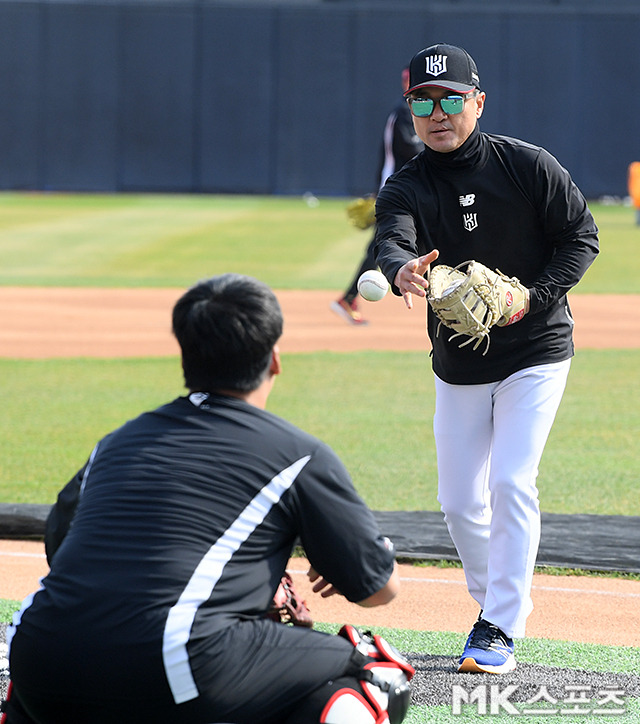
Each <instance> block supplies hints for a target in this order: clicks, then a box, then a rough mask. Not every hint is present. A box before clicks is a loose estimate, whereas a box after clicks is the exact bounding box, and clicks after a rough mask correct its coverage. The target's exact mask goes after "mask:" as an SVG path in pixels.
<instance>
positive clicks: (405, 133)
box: [331, 66, 424, 324]
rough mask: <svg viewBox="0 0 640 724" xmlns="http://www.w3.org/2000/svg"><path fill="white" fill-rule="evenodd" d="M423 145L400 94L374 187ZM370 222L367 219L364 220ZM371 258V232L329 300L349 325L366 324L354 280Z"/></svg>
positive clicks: (405, 80) (405, 73)
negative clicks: (349, 275)
mask: <svg viewBox="0 0 640 724" xmlns="http://www.w3.org/2000/svg"><path fill="white" fill-rule="evenodd" d="M401 82H402V91H403V93H404V91H406V90H407V88H408V87H409V66H407V67H405V68H403V69H402V78H401ZM423 148H424V144H423V143H422V141H421V140H420V139H419V138H418V136H417V135H416V131H415V129H414V127H413V120H412V118H411V111H410V110H409V106H408V105H407V103H406V101H405V99H404V96H403V97H401V98H399V99H398V102H397V103H396V105H395V106H394V107H393V110H392V111H391V113H390V114H389V116H388V117H387V122H386V123H385V126H384V134H383V136H382V148H381V152H380V163H379V167H378V173H377V176H376V178H377V179H378V190H379V189H381V188H382V187H383V186H384V184H385V181H386V180H387V179H388V178H389V176H391V174H393V173H395V172H396V171H399V170H400V169H401V168H402V167H403V166H404V165H405V163H406V162H407V161H409V160H411V159H412V158H413V157H414V156H415V155H416V154H418V153H420V151H422V149H423ZM366 223H370V222H366ZM377 268H378V266H377V264H376V258H375V234H374V235H373V237H372V238H371V241H370V242H369V244H368V246H367V249H366V251H365V254H364V257H363V259H362V261H361V262H360V266H359V267H358V271H357V272H356V273H355V276H354V277H353V279H352V280H351V284H349V286H348V288H347V290H346V291H345V292H344V294H343V295H342V296H341V297H340V299H338V300H336V301H335V302H332V304H331V309H332V310H333V311H334V312H335V313H336V314H338V315H339V316H341V317H342V318H343V319H345V320H346V321H347V322H349V323H351V324H367V321H366V320H365V319H364V318H363V316H362V314H361V312H360V310H359V309H358V279H360V276H361V275H362V274H364V272H366V271H369V270H370V269H377Z"/></svg>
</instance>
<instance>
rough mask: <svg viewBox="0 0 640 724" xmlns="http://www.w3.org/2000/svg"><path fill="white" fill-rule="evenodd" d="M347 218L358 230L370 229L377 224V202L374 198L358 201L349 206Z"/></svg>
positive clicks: (369, 197) (368, 197)
mask: <svg viewBox="0 0 640 724" xmlns="http://www.w3.org/2000/svg"><path fill="white" fill-rule="evenodd" d="M347 218H348V219H349V221H350V222H351V223H352V224H353V225H354V226H357V227H358V229H368V228H369V227H371V226H373V225H374V224H375V223H376V200H375V198H374V197H373V196H367V197H366V198H362V199H356V200H355V201H352V202H351V203H350V204H348V205H347Z"/></svg>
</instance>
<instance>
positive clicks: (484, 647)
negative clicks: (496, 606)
mask: <svg viewBox="0 0 640 724" xmlns="http://www.w3.org/2000/svg"><path fill="white" fill-rule="evenodd" d="M513 649H514V646H513V639H510V638H508V637H507V636H506V635H505V634H504V632H503V631H501V630H500V629H499V628H498V627H497V626H494V625H493V624H492V623H490V622H489V621H485V620H484V619H483V618H479V619H478V620H477V621H476V622H475V624H474V625H473V628H472V629H471V633H470V634H469V638H468V639H467V643H466V646H465V647H464V651H463V652H462V656H461V657H460V660H459V661H458V671H469V672H485V673H488V674H506V673H507V672H508V671H513V670H514V669H515V668H516V660H515V657H514V655H513Z"/></svg>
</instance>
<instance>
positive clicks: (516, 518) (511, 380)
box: [434, 360, 571, 638]
mask: <svg viewBox="0 0 640 724" xmlns="http://www.w3.org/2000/svg"><path fill="white" fill-rule="evenodd" d="M570 365H571V360H566V361H564V362H559V363H553V364H547V365H538V366H535V367H529V368H527V369H523V370H520V371H519V372H516V373H515V374H513V375H511V376H510V377H507V378H506V379H504V380H501V381H499V382H495V383H490V384H481V385H451V384H448V383H446V382H443V381H442V380H441V379H439V378H438V377H436V379H435V383H436V407H435V416H434V435H435V442H436V451H437V457H438V501H439V502H440V505H441V506H442V511H443V513H444V516H445V521H446V523H447V526H448V528H449V534H450V536H451V539H452V540H453V543H454V545H455V546H456V549H457V550H458V555H459V556H460V560H461V561H462V564H463V567H464V572H465V576H466V581H467V587H468V589H469V593H470V594H471V596H473V598H474V599H475V600H476V601H477V602H478V604H479V605H480V608H481V609H482V610H483V614H482V616H483V618H484V619H486V620H487V621H490V622H491V623H493V624H495V625H496V626H498V627H499V628H500V629H502V630H503V631H504V633H505V634H506V635H507V636H509V637H510V638H515V637H522V636H524V634H525V624H526V619H527V616H528V615H529V614H530V613H531V610H532V609H533V604H532V602H531V584H532V579H533V570H534V566H535V560H536V555H537V552H538V545H539V542H540V508H539V504H538V489H537V487H536V478H537V475H538V465H539V463H540V459H541V457H542V452H543V450H544V446H545V444H546V442H547V438H548V436H549V432H550V431H551V426H552V425H553V421H554V418H555V415H556V412H557V410H558V407H559V405H560V400H561V399H562V395H563V393H564V389H565V386H566V380H567V375H568V373H569V367H570Z"/></svg>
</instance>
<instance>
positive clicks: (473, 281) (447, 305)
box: [427, 261, 529, 354]
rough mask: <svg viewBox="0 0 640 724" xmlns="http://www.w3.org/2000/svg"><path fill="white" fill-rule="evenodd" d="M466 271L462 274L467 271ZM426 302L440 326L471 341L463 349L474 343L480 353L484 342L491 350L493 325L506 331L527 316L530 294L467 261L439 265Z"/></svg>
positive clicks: (433, 271) (512, 281) (516, 283)
mask: <svg viewBox="0 0 640 724" xmlns="http://www.w3.org/2000/svg"><path fill="white" fill-rule="evenodd" d="M465 267H466V269H465V271H462V269H463V268H465ZM428 281H429V288H428V289H427V300H428V301H429V305H430V307H431V309H432V310H433V312H434V314H435V315H436V316H437V317H438V319H439V320H440V324H439V325H438V331H437V334H439V333H440V327H441V325H443V324H444V325H445V327H449V329H452V330H453V331H454V332H455V334H453V335H451V337H449V341H450V340H452V339H454V338H455V337H459V336H465V337H469V339H467V340H466V341H464V342H462V344H461V345H460V347H464V346H465V345H467V344H471V343H472V342H474V341H475V344H474V345H473V349H474V350H475V349H477V348H478V346H479V345H480V343H481V342H482V340H483V339H486V340H487V346H486V348H485V350H484V352H483V354H486V353H487V350H488V349H489V342H490V340H489V332H490V331H491V328H492V327H493V326H494V325H496V324H497V325H498V327H505V326H506V325H508V324H513V323H514V322H517V321H519V320H520V319H522V317H523V316H524V315H525V313H526V311H527V308H528V302H529V293H528V291H527V288H526V287H525V286H524V285H522V284H521V283H520V280H519V279H516V278H515V277H508V276H506V275H505V274H503V273H502V272H500V271H499V270H496V271H492V270H491V269H489V268H488V267H486V266H484V264H481V263H480V262H477V261H465V262H463V263H462V264H459V265H458V266H457V267H455V268H454V267H450V266H447V265H446V264H438V266H435V267H433V268H432V269H431V271H430V273H429V277H428Z"/></svg>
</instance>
